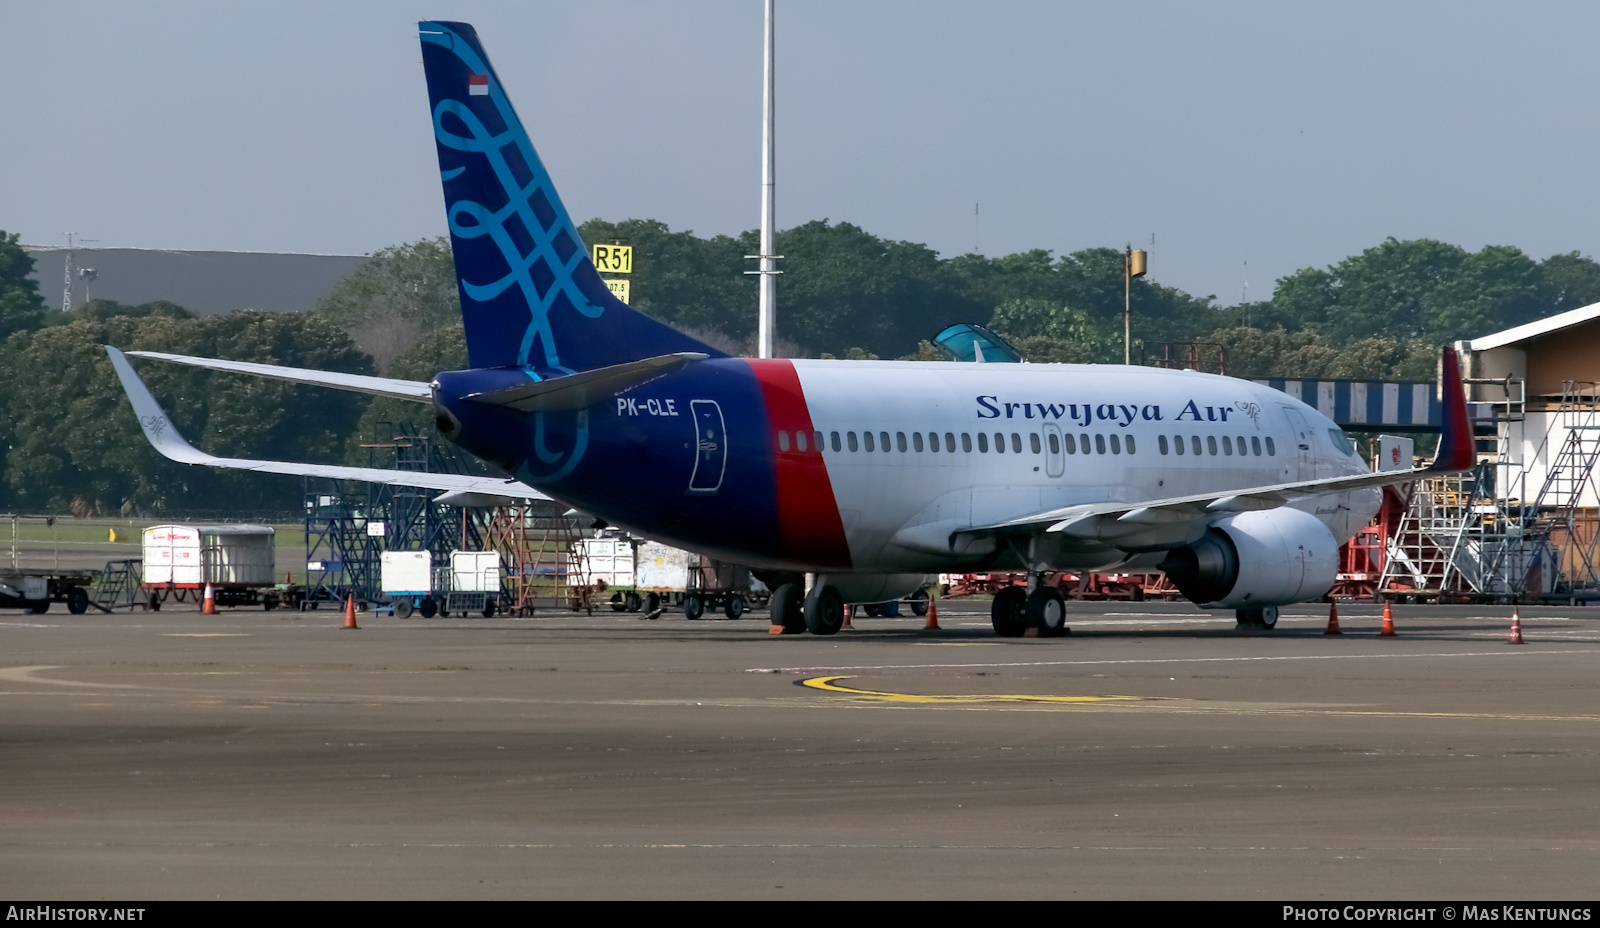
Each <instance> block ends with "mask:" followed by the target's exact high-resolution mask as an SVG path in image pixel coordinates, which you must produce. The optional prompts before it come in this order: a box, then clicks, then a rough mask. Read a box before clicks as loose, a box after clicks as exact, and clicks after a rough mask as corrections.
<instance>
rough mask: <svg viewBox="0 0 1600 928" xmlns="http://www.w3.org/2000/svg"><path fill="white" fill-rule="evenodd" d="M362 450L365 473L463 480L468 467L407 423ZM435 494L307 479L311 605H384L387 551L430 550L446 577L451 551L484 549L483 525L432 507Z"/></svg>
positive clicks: (462, 512)
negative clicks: (376, 470)
mask: <svg viewBox="0 0 1600 928" xmlns="http://www.w3.org/2000/svg"><path fill="white" fill-rule="evenodd" d="M379 434H380V435H382V436H386V437H387V439H388V440H386V441H376V442H373V443H370V444H365V445H363V446H362V447H364V448H366V449H367V457H368V466H370V467H383V468H394V469H398V470H411V471H417V472H419V473H445V474H465V473H469V472H470V468H471V465H470V464H469V463H468V460H467V459H466V458H465V457H464V456H463V455H462V453H461V452H460V451H459V450H458V449H456V448H455V446H453V445H450V444H448V443H446V442H444V441H443V440H441V439H439V438H437V437H434V436H431V435H424V434H421V433H419V432H418V430H417V429H416V428H414V427H413V426H411V425H410V424H408V423H397V424H390V425H386V426H385V427H384V428H383V430H382V431H380V432H379ZM436 495H438V491H437V490H428V489H423V488H420V487H400V486H389V485H386V484H375V483H357V482H349V483H346V482H344V481H336V480H327V479H324V478H307V479H306V502H305V533H306V536H305V537H306V589H307V594H308V596H307V598H308V599H309V601H310V602H312V603H316V602H323V601H329V600H331V601H334V602H339V601H342V600H343V599H344V598H345V597H347V596H349V595H351V594H354V595H355V597H356V598H357V599H358V600H360V601H362V602H376V601H379V600H381V599H382V594H383V588H382V578H381V564H382V557H383V552H385V551H428V552H430V553H431V554H432V555H433V563H434V565H435V566H436V568H439V570H440V572H442V573H443V574H445V575H447V574H448V568H449V563H450V552H451V551H453V550H457V549H464V550H479V549H481V548H482V544H483V536H484V531H483V529H484V526H485V523H486V521H487V520H486V518H485V517H483V516H474V515H473V512H474V511H473V510H470V509H458V508H456V507H454V506H443V505H440V504H438V503H435V502H434V501H433V497H434V496H436Z"/></svg>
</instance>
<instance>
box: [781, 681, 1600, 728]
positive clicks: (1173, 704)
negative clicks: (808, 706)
mask: <svg viewBox="0 0 1600 928" xmlns="http://www.w3.org/2000/svg"><path fill="white" fill-rule="evenodd" d="M849 679H851V678H850V677H844V676H836V677H812V678H810V679H808V680H799V681H796V682H797V683H798V684H799V685H800V686H803V687H806V688H808V689H813V690H821V691H822V692H825V693H836V694H839V695H842V696H856V697H866V698H867V699H870V700H872V701H874V702H878V703H902V704H903V703H913V704H921V705H948V706H955V707H958V708H964V707H971V708H984V707H983V706H981V704H982V703H1028V704H1033V705H1035V706H1038V707H1039V708H1045V707H1047V706H1052V705H1054V706H1063V707H1065V706H1077V707H1082V708H1085V709H1088V710H1089V711H1094V709H1095V707H1096V706H1105V707H1106V709H1108V710H1111V711H1118V712H1128V711H1147V712H1148V711H1156V712H1179V713H1195V714H1208V715H1263V716H1264V715H1303V716H1343V717H1348V718H1390V719H1461V720H1474V721H1497V722H1600V715H1534V714H1523V713H1509V712H1414V711H1413V712H1408V711H1404V710H1394V709H1343V708H1323V707H1318V706H1292V705H1289V706H1249V705H1201V704H1196V703H1193V702H1189V701H1187V700H1182V699H1179V698H1175V697H1171V696H1032V695H1015V694H985V695H957V696H924V695H919V694H915V693H885V692H881V691H878V690H863V689H856V688H855V687H849V686H840V685H838V684H837V683H836V682H834V681H837V680H849ZM1108 704H1109V705H1108ZM1118 705H1120V706H1123V707H1125V708H1115V707H1116V706H1118ZM989 708H994V707H989Z"/></svg>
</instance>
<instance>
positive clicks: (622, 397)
mask: <svg viewBox="0 0 1600 928" xmlns="http://www.w3.org/2000/svg"><path fill="white" fill-rule="evenodd" d="M491 374H493V376H495V377H496V378H497V379H503V378H505V377H508V376H525V375H520V374H516V373H515V372H509V371H506V372H487V371H458V372H449V373H446V374H441V375H440V376H439V378H438V380H437V382H438V384H439V389H438V394H437V395H438V399H439V402H440V403H441V404H442V405H443V406H445V407H446V408H448V409H449V410H450V412H451V414H452V415H453V416H454V417H455V418H456V420H457V421H458V422H459V423H460V427H459V428H458V429H454V430H452V433H451V437H452V438H453V439H454V440H456V441H457V442H459V443H460V444H461V445H462V446H463V447H464V448H466V449H467V450H469V451H471V452H473V453H474V454H478V455H480V456H482V457H485V458H487V459H489V460H492V461H495V462H496V463H498V464H500V465H501V466H504V467H506V468H507V469H508V470H510V471H512V472H513V473H514V474H515V475H516V476H517V477H518V478H520V479H522V480H524V481H525V482H527V483H529V484H530V485H532V486H535V487H538V488H540V489H542V490H544V491H545V492H548V493H549V494H551V495H552V496H554V497H556V498H558V499H561V500H563V501H565V502H567V503H569V504H571V505H573V506H576V507H578V508H580V509H582V510H584V511H586V512H590V513H593V514H595V515H597V516H599V517H601V518H603V519H605V520H606V521H608V522H610V523H612V524H614V525H618V526H621V527H625V528H627V529H630V530H632V531H635V532H638V533H640V534H643V535H646V536H649V537H652V538H657V539H660V540H663V541H666V542H669V543H672V544H676V545H679V546H682V547H686V548H690V549H693V550H698V551H704V552H707V553H712V554H715V555H718V556H722V557H726V558H729V559H733V560H739V561H742V562H745V563H750V564H753V565H754V566H758V567H766V568H769V569H783V570H799V571H807V570H811V571H820V570H831V571H841V570H844V571H852V572H927V573H932V572H939V571H961V570H971V569H984V568H999V567H1006V566H1017V562H1016V553H1015V552H1013V551H1010V550H1008V549H1007V548H1005V547H1004V546H1003V545H983V544H969V545H967V546H966V547H964V548H959V549H952V548H951V545H950V543H949V536H950V535H951V534H952V533H954V532H957V531H959V530H960V529H962V528H970V527H972V526H981V525H987V524H993V523H995V522H998V521H1003V520H1005V519H1008V518H1013V517H1022V516H1026V515H1028V514H1031V513H1037V512H1042V511H1049V510H1052V509H1057V508H1063V507H1069V506H1074V505H1080V504H1093V503H1106V502H1137V501H1141V500H1152V499H1162V498H1173V497H1181V496H1186V495H1191V494H1199V493H1210V492H1218V491H1224V490H1229V489H1234V488H1248V487H1259V486H1264V485H1270V484H1281V483H1288V482H1293V481H1297V480H1310V479H1315V478H1323V477H1335V476H1342V475H1347V474H1358V473H1363V472H1365V470H1366V468H1365V466H1364V465H1363V464H1362V462H1361V461H1360V459H1359V458H1358V457H1357V456H1355V455H1354V454H1353V453H1351V452H1350V451H1349V450H1346V449H1347V448H1348V446H1346V448H1340V447H1339V444H1340V443H1342V442H1345V441H1346V440H1345V439H1343V437H1342V433H1340V432H1339V430H1338V428H1337V426H1335V425H1334V424H1333V423H1332V422H1331V421H1330V420H1328V419H1327V418H1326V417H1325V416H1322V415H1321V414H1320V413H1318V412H1317V411H1316V410H1315V409H1312V408H1311V407H1309V406H1306V405H1305V404H1304V403H1301V402H1299V401H1297V400H1295V399H1293V398H1291V397H1289V396H1287V395H1285V394H1283V393H1281V392H1279V391H1276V390H1272V389H1270V388H1267V387H1263V386H1260V385H1257V384H1252V383H1249V382H1247V381H1242V380H1237V379H1234V378H1229V377H1219V376H1214V375H1208V374H1200V373H1196V372H1193V371H1164V370H1158V369H1152V368H1143V367H1123V366H1109V365H1107V366H1100V365H1056V364H959V363H918V362H864V361H817V360H768V361H762V360H750V359H735V358H721V359H710V360H706V361H702V362H699V363H696V364H693V365H691V366H689V367H688V368H686V369H684V370H681V371H678V372H675V373H672V374H668V375H665V376H662V377H660V378H657V379H655V380H652V381H650V382H648V383H645V384H643V385H641V386H638V387H636V388H633V389H631V390H627V391H624V392H622V393H619V394H617V395H615V396H612V397H609V398H607V399H605V400H603V401H601V402H599V403H596V404H593V405H591V406H590V407H589V408H588V409H586V410H583V411H579V412H560V413H553V412H552V413H519V412H514V411H511V410H507V409H502V408H495V407H489V406H484V405H481V404H478V403H475V402H473V401H471V400H466V399H460V398H459V397H462V396H464V395H465V394H467V393H471V392H478V391H479V390H482V389H484V387H483V386H482V384H483V378H484V377H485V376H488V375H491ZM496 385H499V384H498V383H497V384H496ZM1378 499H1379V494H1378V492H1377V491H1375V490H1359V491H1353V492H1344V493H1337V494H1329V495H1326V496H1320V497H1313V498H1311V499H1309V500H1307V501H1304V502H1302V503H1299V504H1297V508H1302V509H1305V510H1306V511H1307V512H1310V513H1312V514H1313V515H1315V516H1316V517H1317V518H1318V519H1319V520H1320V521H1322V522H1323V523H1324V524H1325V525H1327V526H1328V528H1329V530H1330V531H1331V532H1332V533H1333V534H1334V537H1335V538H1337V539H1339V540H1341V541H1342V540H1344V539H1346V538H1348V537H1350V535H1351V534H1353V533H1354V531H1355V530H1356V528H1358V527H1359V526H1360V525H1362V524H1364V523H1365V522H1366V521H1367V520H1368V519H1369V518H1370V517H1371V516H1372V514H1373V513H1374V512H1376V510H1377V507H1378ZM1053 559H1054V561H1056V562H1057V563H1055V564H1054V566H1057V567H1061V568H1070V567H1078V568H1090V567H1104V566H1111V565H1114V564H1119V563H1126V562H1127V561H1128V557H1127V554H1126V552H1124V551H1121V550H1119V549H1117V548H1115V547H1112V546H1109V545H1107V544H1104V543H1099V542H1096V541H1094V540H1092V539H1089V540H1080V541H1078V542H1075V543H1073V544H1068V545H1066V546H1065V547H1064V548H1063V549H1062V550H1060V551H1058V552H1057V553H1056V554H1055V556H1054V558H1053Z"/></svg>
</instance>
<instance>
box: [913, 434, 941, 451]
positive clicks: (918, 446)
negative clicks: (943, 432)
mask: <svg viewBox="0 0 1600 928" xmlns="http://www.w3.org/2000/svg"><path fill="white" fill-rule="evenodd" d="M932 438H933V440H934V441H935V442H937V441H938V440H939V436H937V435H934V436H932ZM911 448H912V450H914V451H918V452H920V451H921V450H922V433H921V432H912V433H911ZM933 450H935V451H938V450H939V449H938V448H935V449H933Z"/></svg>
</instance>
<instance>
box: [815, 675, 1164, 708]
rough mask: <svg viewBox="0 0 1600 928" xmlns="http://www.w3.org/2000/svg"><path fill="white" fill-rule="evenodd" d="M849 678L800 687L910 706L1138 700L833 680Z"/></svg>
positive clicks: (1132, 699) (817, 679)
mask: <svg viewBox="0 0 1600 928" xmlns="http://www.w3.org/2000/svg"><path fill="white" fill-rule="evenodd" d="M848 679H850V678H849V677H812V678H811V679H809V680H802V681H800V685H801V686H804V687H807V688H809V689H813V690H821V691H823V692H824V693H843V694H845V695H847V696H866V697H869V698H871V699H880V700H883V701H885V702H913V703H974V702H1042V703H1090V702H1137V701H1139V700H1140V699H1142V697H1139V696H1029V695H1020V694H1000V693H995V694H974V695H945V696H923V695H918V694H914V693H883V692H879V691H877V690H860V689H856V688H854V687H849V686H839V685H838V684H837V683H835V682H834V681H835V680H848Z"/></svg>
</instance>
